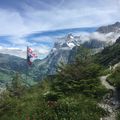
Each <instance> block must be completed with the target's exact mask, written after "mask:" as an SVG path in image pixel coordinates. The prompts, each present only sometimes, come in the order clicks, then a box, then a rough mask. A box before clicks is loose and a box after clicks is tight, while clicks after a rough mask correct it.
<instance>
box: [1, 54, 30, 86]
mask: <svg viewBox="0 0 120 120" xmlns="http://www.w3.org/2000/svg"><path fill="white" fill-rule="evenodd" d="M26 69H27V63H26V60H25V59H23V58H20V57H16V56H12V55H8V54H2V53H0V86H4V85H5V84H6V83H9V82H10V81H11V79H12V77H13V75H14V74H15V73H16V72H18V73H19V74H21V76H22V77H23V78H25V74H26ZM28 78H29V83H31V81H32V77H28ZM26 82H27V81H26Z"/></svg>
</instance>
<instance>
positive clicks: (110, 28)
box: [97, 22, 120, 34]
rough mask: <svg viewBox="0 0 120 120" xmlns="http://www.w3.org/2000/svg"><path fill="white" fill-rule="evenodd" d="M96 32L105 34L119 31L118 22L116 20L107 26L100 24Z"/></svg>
mask: <svg viewBox="0 0 120 120" xmlns="http://www.w3.org/2000/svg"><path fill="white" fill-rule="evenodd" d="M97 32H100V33H104V34H107V33H110V32H114V33H120V22H116V23H115V24H112V25H108V26H102V27H100V28H98V29H97Z"/></svg>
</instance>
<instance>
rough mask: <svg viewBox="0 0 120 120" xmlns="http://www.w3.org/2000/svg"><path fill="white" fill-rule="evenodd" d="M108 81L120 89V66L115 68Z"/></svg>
mask: <svg viewBox="0 0 120 120" xmlns="http://www.w3.org/2000/svg"><path fill="white" fill-rule="evenodd" d="M108 81H109V83H110V84H112V85H114V86H115V87H117V88H118V89H120V67H117V68H116V69H115V70H113V73H112V74H111V75H110V76H109V77H108Z"/></svg>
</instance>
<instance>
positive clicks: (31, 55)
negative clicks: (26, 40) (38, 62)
mask: <svg viewBox="0 0 120 120" xmlns="http://www.w3.org/2000/svg"><path fill="white" fill-rule="evenodd" d="M34 58H37V55H36V54H35V53H33V50H32V49H31V48H30V47H27V63H28V65H31V64H32V62H33V59H34Z"/></svg>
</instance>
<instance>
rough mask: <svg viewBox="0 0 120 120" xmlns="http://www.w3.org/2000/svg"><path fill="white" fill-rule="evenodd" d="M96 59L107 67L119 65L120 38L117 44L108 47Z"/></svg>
mask: <svg viewBox="0 0 120 120" xmlns="http://www.w3.org/2000/svg"><path fill="white" fill-rule="evenodd" d="M96 57H97V61H98V62H99V63H101V64H103V65H105V66H108V65H110V64H113V65H114V64H116V63H118V62H119V61H120V37H119V38H118V39H117V40H116V43H115V44H113V45H112V46H109V47H106V48H105V49H104V50H103V51H102V52H101V53H98V54H97V55H96Z"/></svg>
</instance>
